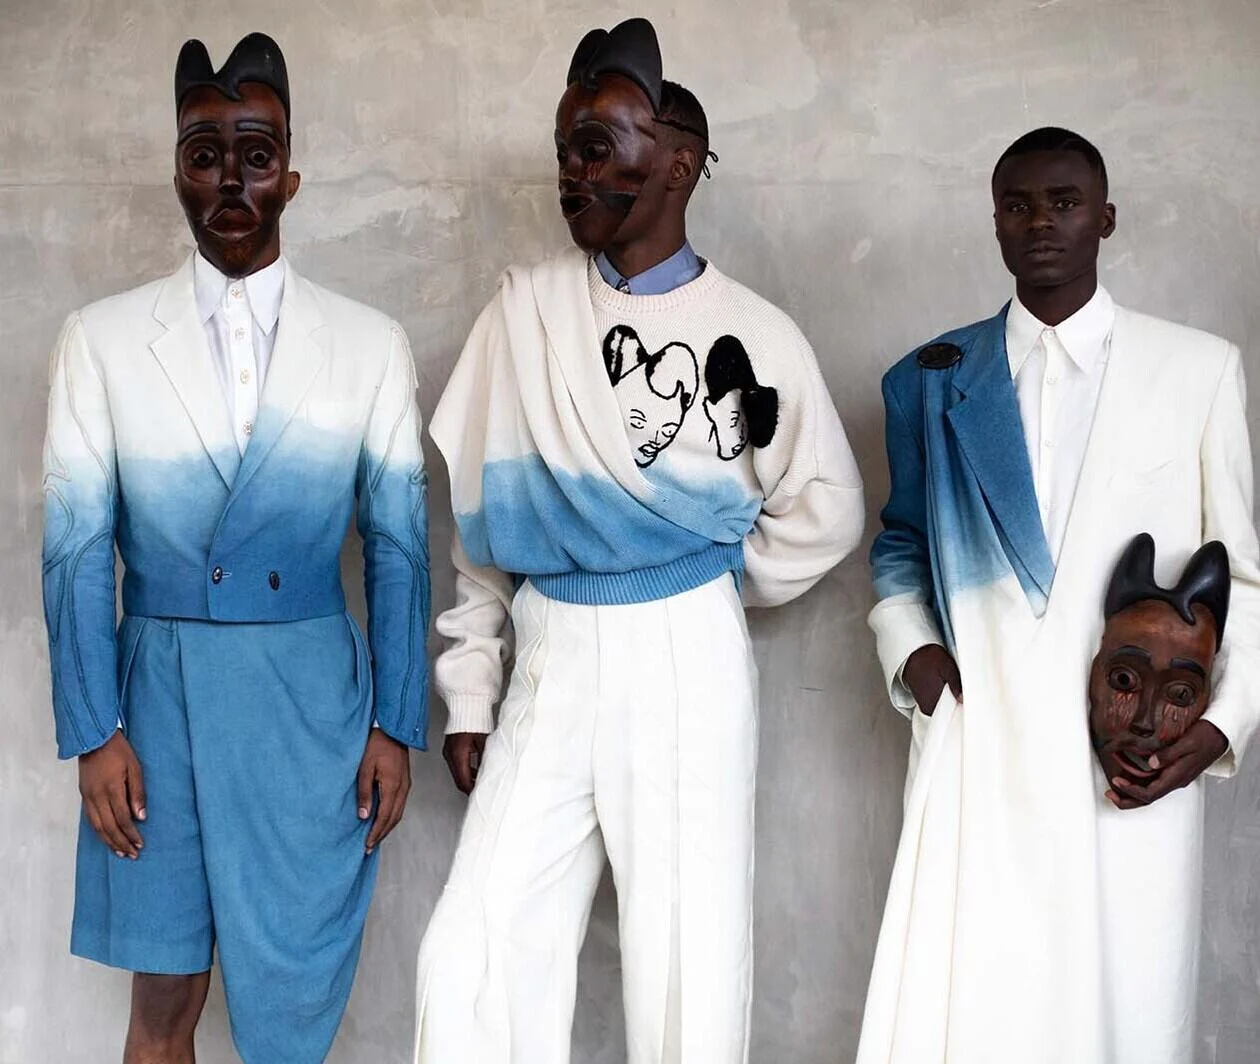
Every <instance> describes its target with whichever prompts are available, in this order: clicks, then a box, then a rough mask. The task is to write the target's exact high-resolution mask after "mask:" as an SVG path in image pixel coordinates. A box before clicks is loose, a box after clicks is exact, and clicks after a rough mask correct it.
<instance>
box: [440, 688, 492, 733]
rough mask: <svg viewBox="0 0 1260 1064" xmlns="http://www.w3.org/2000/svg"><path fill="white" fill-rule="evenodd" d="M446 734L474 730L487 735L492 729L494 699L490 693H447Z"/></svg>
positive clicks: (445, 696)
mask: <svg viewBox="0 0 1260 1064" xmlns="http://www.w3.org/2000/svg"><path fill="white" fill-rule="evenodd" d="M443 697H444V699H445V701H446V708H447V718H446V734H447V735H451V734H453V733H454V732H475V733H477V734H479V735H488V734H489V733H490V732H492V731H494V699H493V698H492V697H491V696H490V695H461V694H454V693H452V694H447V695H444V696H443Z"/></svg>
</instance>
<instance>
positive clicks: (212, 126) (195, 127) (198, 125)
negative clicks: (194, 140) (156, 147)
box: [177, 119, 219, 144]
mask: <svg viewBox="0 0 1260 1064" xmlns="http://www.w3.org/2000/svg"><path fill="white" fill-rule="evenodd" d="M217 132H219V123H218V122H211V121H210V120H209V119H207V120H206V121H204V122H194V123H193V124H192V125H191V126H189V127H188V128H187V129H183V130H180V134H179V140H178V142H177V143H179V144H183V143H184V141H186V140H187V139H188V138H189V137H195V136H196V135H197V134H198V133H217Z"/></svg>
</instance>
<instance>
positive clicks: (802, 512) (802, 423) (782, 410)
mask: <svg viewBox="0 0 1260 1064" xmlns="http://www.w3.org/2000/svg"><path fill="white" fill-rule="evenodd" d="M796 340H797V343H798V345H799V349H800V356H801V361H800V366H801V380H800V381H799V383H798V384H797V385H796V386H795V387H794V388H793V389H792V391H791V392H781V393H780V395H779V411H778V424H777V426H776V427H775V434H774V438H773V439H772V441H771V443H770V445H769V446H767V447H764V448H758V450H757V451H756V453H755V454H754V456H753V467H754V469H755V470H756V474H757V479H758V480H759V481H760V483H761V488H762V494H763V497H764V502H763V503H762V506H761V513H760V514H759V515H758V516H757V520H756V522H755V523H754V524H753V527H752V529H751V530H750V531H749V533H748V535H747V537H745V539H744V585H743V600H744V604H745V605H747V606H778V605H781V604H782V603H784V602H790V601H791V600H792V599H794V598H796V597H797V596H799V595H803V594H804V593H805V592H806V591H808V590H809V589H810V588H811V587H813V586H814V585H815V584H816V583H818V581H819V580H821V579H822V577H823V576H824V575H825V574H826V573H827V572H829V571H830V570H831V569H832V568H834V567H835V566H836V565H838V564H839V563H840V562H841V561H842V560H843V559H844V558H845V557H846V556H848V555H849V554H850V553H852V551H853V550H854V548H856V547H857V545H858V543H859V542H860V541H861V539H862V525H863V522H864V521H865V518H866V504H865V502H864V500H863V495H862V477H861V475H860V474H859V473H858V467H857V461H856V460H855V459H854V457H853V451H852V449H851V448H850V447H849V441H848V438H847V437H846V436H845V432H844V426H843V425H841V423H840V415H839V414H837V413H836V408H835V404H834V403H832V401H831V396H830V395H829V394H828V392H827V385H826V382H825V381H824V380H823V376H822V373H821V372H819V369H818V362H817V360H816V359H815V357H814V352H813V350H812V349H811V348H810V346H809V344H808V343H807V342H806V340H805V338H804V337H803V336H800V335H799V334H798V335H797V337H796Z"/></svg>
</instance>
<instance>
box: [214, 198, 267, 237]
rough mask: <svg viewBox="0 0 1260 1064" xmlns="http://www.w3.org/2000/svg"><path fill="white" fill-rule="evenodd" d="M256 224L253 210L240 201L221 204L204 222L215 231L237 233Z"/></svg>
mask: <svg viewBox="0 0 1260 1064" xmlns="http://www.w3.org/2000/svg"><path fill="white" fill-rule="evenodd" d="M256 224H257V219H256V218H255V217H254V212H253V211H251V210H250V209H249V208H248V207H246V206H244V205H243V204H241V203H227V204H222V205H221V206H219V207H218V209H216V210H215V212H214V213H213V214H212V215H210V218H209V219H208V220H207V222H206V225H207V227H208V228H209V229H211V230H213V231H214V232H216V233H239V232H243V231H245V230H247V229H253V228H254V226H255V225H256Z"/></svg>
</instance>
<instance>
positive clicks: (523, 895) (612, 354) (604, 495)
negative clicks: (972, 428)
mask: <svg viewBox="0 0 1260 1064" xmlns="http://www.w3.org/2000/svg"><path fill="white" fill-rule="evenodd" d="M555 137H556V152H557V157H558V160H559V191H560V207H561V210H562V211H563V213H564V216H565V218H566V220H567V221H568V224H569V230H570V233H571V234H572V237H573V240H574V243H575V244H576V245H577V246H578V249H580V250H576V251H569V252H567V253H564V254H561V255H560V256H559V257H557V258H555V259H552V260H550V261H548V262H545V263H543V264H541V265H539V266H536V267H534V268H532V269H516V268H514V269H510V270H508V271H507V273H506V274H505V275H504V277H503V280H502V282H501V286H500V289H499V292H498V294H497V295H496V296H495V298H494V299H493V301H492V302H491V303H490V305H489V306H488V307H487V308H486V310H485V311H484V312H483V314H482V315H481V317H480V319H479V320H478V322H477V324H476V325H475V327H474V328H473V331H472V333H471V335H470V336H469V339H468V342H467V345H466V346H465V348H464V351H463V354H462V355H461V357H460V360H459V363H458V365H457V366H456V368H455V372H454V374H453V375H452V377H451V381H450V383H449V385H448V386H447V389H446V392H445V394H444V395H443V397H442V400H441V402H440V403H439V406H438V410H437V412H436V414H435V416H434V419H433V424H432V435H433V438H434V441H435V442H436V443H437V445H438V447H439V449H440V450H441V451H442V453H443V455H444V456H445V458H446V461H447V464H448V466H449V468H450V473H451V496H452V503H453V507H454V511H455V518H456V525H457V535H456V540H455V543H454V548H453V554H454V561H455V566H456V569H457V578H456V604H455V606H454V607H453V608H451V609H450V610H448V611H447V612H445V613H444V614H443V615H442V616H441V617H440V618H439V621H438V628H439V630H440V631H441V632H442V634H443V635H445V636H446V637H447V639H448V640H449V641H450V643H449V646H448V649H447V650H446V651H445V652H444V653H443V654H442V655H441V657H439V659H438V661H437V664H436V666H435V680H436V683H437V685H438V688H439V690H440V691H441V693H442V696H443V697H444V699H445V700H446V703H447V705H448V707H449V709H450V719H449V723H448V726H447V733H448V734H447V738H446V747H445V754H446V758H447V761H448V763H449V765H450V768H451V772H452V775H453V776H454V779H455V782H456V784H457V785H458V786H459V788H460V789H461V790H463V791H465V792H468V791H471V792H472V796H471V799H470V801H469V806H468V813H467V817H466V819H465V822H464V827H463V832H462V835H461V838H460V842H459V847H458V850H457V852H456V855H455V861H454V867H453V868H452V871H451V875H450V880H449V882H448V884H447V887H446V890H445V892H444V894H443V896H442V898H441V900H440V901H439V903H438V907H437V910H436V911H435V913H434V915H433V920H432V922H431V924H430V926H429V929H428V932H427V934H426V936H425V939H424V942H423V944H422V946H421V950H420V961H419V976H418V980H419V985H418V995H419V999H418V1029H417V1043H416V1059H417V1060H419V1061H423V1062H424V1064H450V1062H452V1061H466V1062H468V1064H474V1062H475V1064H512V1062H525V1061H529V1062H536V1064H544V1062H556V1064H559V1062H562V1061H567V1060H568V1059H569V1051H570V1039H571V1028H572V1019H573V1008H574V993H575V980H576V975H577V956H578V951H579V948H580V946H581V943H582V939H583V937H584V935H585V933H586V926H587V921H588V919H589V916H590V911H591V904H592V901H593V899H594V895H595V888H596V885H597V883H598V881H599V878H600V874H601V872H602V870H603V868H604V864H605V860H608V861H609V862H611V864H612V868H613V873H614V877H615V880H616V884H617V894H618V912H619V916H620V932H621V958H622V977H623V988H624V1000H625V1012H626V1032H627V1040H628V1045H629V1059H630V1060H631V1061H632V1062H634V1064H648V1062H660V1064H664V1062H686V1064H740V1062H743V1061H744V1060H746V1057H747V1047H748V1009H749V1001H750V990H751V979H752V920H751V915H752V847H753V792H754V774H755V768H756V757H757V690H756V675H757V674H756V666H755V664H754V662H753V659H752V654H751V648H750V645H749V642H748V635H747V630H746V627H745V623H744V616H743V607H744V605H745V604H747V605H762V606H767V605H774V604H776V603H780V602H786V601H788V600H790V599H792V598H795V597H796V596H798V595H800V594H803V593H804V592H805V591H806V590H807V589H808V588H809V587H811V586H812V585H813V584H814V583H815V582H816V581H817V580H819V579H820V578H821V577H822V576H823V574H824V573H826V572H827V571H828V570H829V569H830V568H831V567H832V566H834V565H835V564H836V563H837V562H839V561H840V559H841V558H843V557H844V556H845V555H846V554H847V553H848V552H849V551H851V550H852V549H853V548H854V546H856V544H857V542H858V540H859V538H860V535H861V530H862V517H863V504H862V490H861V482H860V480H859V477H858V472H857V468H856V465H855V463H854V460H853V456H852V454H851V453H850V450H849V446H848V443H847V441H846V439H845V435H844V431H843V429H842V428H841V425H840V421H839V418H838V417H837V415H836V411H835V408H834V406H833V405H832V403H831V400H830V398H829V396H828V394H827V391H826V387H825V385H824V383H823V380H822V376H821V374H820V373H819V370H818V366H817V364H816V362H815V359H814V355H813V352H812V351H811V349H810V347H809V345H808V344H807V343H806V341H805V340H804V338H803V337H802V336H801V334H800V332H799V331H798V330H797V329H796V327H795V326H794V325H793V323H792V322H791V321H790V320H789V319H788V318H787V317H786V316H785V315H784V314H783V313H782V312H781V311H779V310H777V309H775V308H774V307H772V306H771V305H770V304H768V303H766V302H765V301H764V300H762V299H760V298H758V297H757V296H756V295H754V294H753V293H752V292H750V291H748V290H747V289H746V288H744V287H743V286H741V285H739V284H737V283H736V282H735V281H733V280H731V279H730V278H728V277H726V276H725V275H724V274H722V273H721V272H720V271H719V270H718V269H717V267H715V266H714V265H713V264H712V263H706V262H704V261H702V260H701V259H699V258H698V257H697V256H696V254H695V252H694V251H693V250H692V249H691V246H690V244H688V242H687V235H686V207H687V202H688V200H689V198H690V196H691V194H692V191H693V189H694V187H695V184H696V182H697V180H698V179H699V177H700V175H701V171H702V170H703V169H704V168H705V160H706V158H707V157H708V126H707V122H706V119H705V115H704V111H703V109H702V108H701V107H700V104H699V102H698V101H697V100H696V98H695V97H694V96H693V95H692V94H691V93H690V92H688V91H687V90H686V89H684V88H682V87H681V86H679V85H676V84H674V83H672V82H668V81H663V80H662V78H661V60H660V53H659V51H658V49H657V42H656V35H655V32H654V31H653V29H652V26H651V25H650V24H649V23H648V22H646V21H644V20H642V19H632V20H630V21H628V22H625V23H622V24H621V25H619V26H617V27H616V28H615V29H613V30H612V31H604V30H594V31H592V32H591V33H590V34H588V35H587V36H586V37H585V38H584V39H583V40H582V42H581V43H580V44H579V45H578V48H577V52H576V54H575V55H574V57H573V62H572V65H571V68H570V71H569V77H568V87H567V89H566V90H565V92H564V95H563V96H562V97H561V100H560V105H559V108H558V110H557V112H556V130H555ZM732 345H738V346H739V347H740V348H741V349H742V351H743V352H744V359H743V361H744V362H746V363H748V372H746V373H745V372H733V371H732V370H731V369H730V366H732V365H736V364H739V360H738V359H734V360H732V359H731V357H730V350H731V348H732ZM715 348H716V349H717V350H718V351H719V352H723V353H722V354H721V357H720V362H721V367H720V372H717V373H716V374H715V373H710V372H708V371H707V370H706V364H707V360H708V359H710V358H712V357H713V356H712V352H713V351H714V349H715ZM754 374H755V377H754ZM754 387H756V388H758V389H759V391H758V392H757V395H756V397H755V401H753V400H751V399H749V397H748V396H747V395H745V396H744V401H743V403H742V405H741V403H740V399H741V395H740V392H741V390H743V391H745V392H751V391H752V389H753V388H754ZM702 388H704V389H705V390H704V391H703V392H702V391H701V389H702ZM705 402H708V403H710V407H708V408H706V407H705V406H704V405H703V404H704V403H705ZM706 409H712V410H713V411H714V414H713V415H710V416H706V414H705V410H706ZM713 417H716V419H717V421H716V422H715V421H713V420H712V418H713ZM733 418H735V419H737V420H750V421H752V420H755V422H756V424H755V425H751V424H750V425H748V426H746V428H740V427H739V426H732V425H731V420H732V419H733ZM719 422H720V423H721V425H722V430H721V433H720V434H718V433H715V431H714V426H715V424H717V423H719ZM741 589H742V599H743V601H742V602H741ZM509 613H510V615H511V620H512V626H511V631H510V632H509V631H508V630H506V625H507V621H508V618H509ZM513 640H514V650H515V658H516V662H515V668H514V670H513V672H512V676H511V682H510V684H509V687H508V691H507V696H506V700H505V702H504V704H503V707H502V710H501V711H500V714H499V720H498V726H497V728H496V727H495V721H494V717H493V712H492V709H493V706H494V704H495V702H496V701H498V699H499V696H500V690H501V685H502V679H503V663H504V662H505V661H506V660H507V658H508V657H509V656H510V655H511V653H512V650H513ZM491 732H492V733H493V734H490V736H489V740H488V741H487V738H486V736H487V733H491ZM483 748H484V759H482V753H483ZM474 782H475V788H474Z"/></svg>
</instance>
